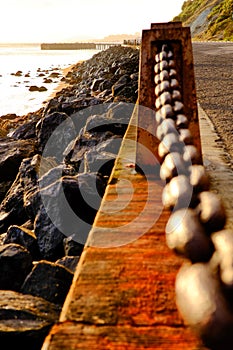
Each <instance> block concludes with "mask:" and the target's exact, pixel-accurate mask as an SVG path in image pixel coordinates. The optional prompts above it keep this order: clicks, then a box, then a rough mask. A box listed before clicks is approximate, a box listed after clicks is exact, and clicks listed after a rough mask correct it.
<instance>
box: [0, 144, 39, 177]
mask: <svg viewBox="0 0 233 350" xmlns="http://www.w3.org/2000/svg"><path fill="white" fill-rule="evenodd" d="M34 152H35V145H34V142H33V141H32V140H14V139H12V138H7V139H0V181H9V180H14V179H15V177H16V175H17V173H18V170H19V166H20V163H21V161H22V160H23V159H24V158H27V157H30V156H32V155H33V154H34Z"/></svg>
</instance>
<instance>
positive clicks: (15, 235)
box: [3, 225, 39, 260]
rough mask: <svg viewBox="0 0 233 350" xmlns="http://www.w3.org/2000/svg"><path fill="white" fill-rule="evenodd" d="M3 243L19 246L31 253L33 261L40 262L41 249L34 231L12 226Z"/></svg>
mask: <svg viewBox="0 0 233 350" xmlns="http://www.w3.org/2000/svg"><path fill="white" fill-rule="evenodd" d="M3 242H4V244H8V243H16V244H19V245H21V246H23V247H24V248H26V249H27V250H28V251H29V252H30V254H31V256H32V258H33V260H38V258H39V249H38V245H37V239H36V236H35V234H34V232H33V231H31V230H29V229H27V228H25V227H23V226H17V225H11V226H10V227H9V228H8V230H7V234H6V236H5V238H4V241H3Z"/></svg>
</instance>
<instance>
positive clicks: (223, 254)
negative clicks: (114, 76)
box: [154, 43, 233, 349]
mask: <svg viewBox="0 0 233 350" xmlns="http://www.w3.org/2000/svg"><path fill="white" fill-rule="evenodd" d="M154 72H155V76H154V82H155V109H156V122H157V131H156V136H157V138H158V139H159V140H160V144H159V146H158V155H159V157H160V158H161V167H160V177H161V179H162V180H164V181H166V186H165V188H164V190H163V193H162V201H163V205H164V207H165V208H167V209H169V210H170V211H171V215H170V218H169V220H168V222H167V225H166V232H165V234H166V243H167V245H168V247H169V248H170V249H172V250H173V251H174V252H176V253H177V254H179V255H182V256H184V257H185V258H186V259H187V262H186V263H185V264H184V265H183V266H182V267H181V269H180V271H179V272H178V274H177V278H176V285H175V289H176V303H177V307H178V310H179V311H180V313H181V316H182V317H183V319H184V320H185V322H186V323H187V324H188V325H189V326H193V327H194V328H195V329H196V330H197V332H198V334H199V335H200V336H201V338H202V339H203V340H204V342H205V343H206V344H207V345H210V346H213V348H216V349H220V348H221V347H222V346H223V344H225V343H224V342H226V344H227V343H229V341H230V344H231V345H230V346H232V344H233V335H232V334H231V333H232V331H231V330H232V327H233V231H231V230H228V229H225V228H224V227H225V224H226V219H227V217H226V212H225V209H224V205H223V203H222V200H221V198H220V197H219V196H218V195H217V194H215V193H213V192H211V191H210V181H209V177H208V175H207V173H206V171H205V168H204V166H203V165H202V160H201V155H200V154H199V153H198V150H197V148H196V147H195V146H194V144H193V140H192V134H191V132H190V130H189V120H188V118H187V116H186V115H185V113H184V109H185V108H184V104H183V102H182V87H181V86H180V84H179V81H178V74H177V70H176V63H175V58H174V54H173V51H172V47H169V44H167V43H164V44H163V45H162V46H161V51H160V52H159V53H157V54H156V55H155V65H154ZM224 349H225V347H224Z"/></svg>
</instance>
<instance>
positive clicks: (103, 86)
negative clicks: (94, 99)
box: [99, 79, 113, 91]
mask: <svg viewBox="0 0 233 350" xmlns="http://www.w3.org/2000/svg"><path fill="white" fill-rule="evenodd" d="M112 85H113V83H112V81H111V80H108V79H106V80H104V81H102V82H101V83H100V84H99V90H100V91H105V90H109V89H110V90H111V87H112Z"/></svg>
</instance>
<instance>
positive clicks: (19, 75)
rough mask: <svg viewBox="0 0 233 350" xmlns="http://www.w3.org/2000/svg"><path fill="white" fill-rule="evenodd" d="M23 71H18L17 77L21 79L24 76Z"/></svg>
mask: <svg viewBox="0 0 233 350" xmlns="http://www.w3.org/2000/svg"><path fill="white" fill-rule="evenodd" d="M22 73H23V72H22V71H21V70H18V71H17V72H16V73H15V76H16V77H21V76H22Z"/></svg>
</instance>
